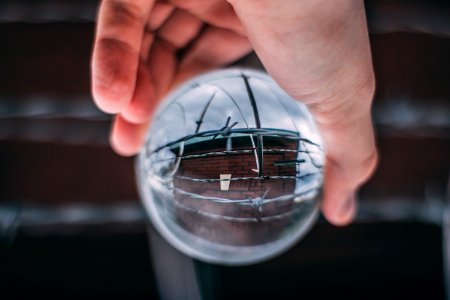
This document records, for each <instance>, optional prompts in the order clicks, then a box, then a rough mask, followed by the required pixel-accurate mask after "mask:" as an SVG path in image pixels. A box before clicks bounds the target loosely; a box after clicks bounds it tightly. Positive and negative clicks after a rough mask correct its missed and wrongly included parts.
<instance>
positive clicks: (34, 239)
mask: <svg viewBox="0 0 450 300" xmlns="http://www.w3.org/2000/svg"><path fill="white" fill-rule="evenodd" d="M97 6H98V2H97V1H94V0H33V1H32V0H29V1H24V0H6V1H5V0H3V1H1V2H0V299H51V298H61V297H64V298H66V299H68V298H69V299H70V298H79V297H83V298H95V299H97V298H107V299H122V298H127V299H129V298H133V299H159V293H161V295H162V297H166V299H168V297H170V296H167V295H168V294H170V293H171V292H170V290H177V291H181V292H182V293H181V294H182V295H184V296H186V297H185V298H189V297H190V299H200V298H201V299H292V298H294V299H297V298H302V299H327V298H331V297H345V298H346V299H379V298H382V299H398V298H399V297H401V298H409V299H446V296H445V295H446V292H445V290H446V286H447V289H448V284H449V282H450V277H449V276H448V270H449V269H450V213H449V209H450V208H449V191H448V189H449V170H450V101H449V100H450V99H449V97H450V59H449V55H450V3H449V1H444V0H440V1H439V0H433V1H407V0H371V1H366V10H367V17H368V22H369V31H370V38H371V44H372V51H373V60H374V67H375V72H376V79H377V92H376V99H375V104H374V108H373V115H374V122H375V127H376V131H377V142H378V146H379V150H380V156H381V162H380V166H379V168H378V170H377V172H376V174H375V175H374V177H373V178H372V179H371V180H370V182H368V183H367V184H366V185H365V186H364V188H363V189H362V190H361V192H360V195H359V196H360V211H359V213H358V216H357V218H356V221H355V223H354V224H352V225H350V226H348V227H345V228H338V227H333V226H331V225H329V224H328V223H327V222H326V221H324V220H320V221H319V223H318V224H317V225H316V226H315V227H314V229H313V230H312V231H311V232H310V233H309V234H308V235H307V237H306V238H305V239H304V240H302V241H301V242H300V243H299V244H298V245H297V246H295V247H294V248H292V249H291V250H290V251H288V252H287V253H285V254H283V255H281V256H280V257H278V258H275V259H272V260H270V261H268V262H265V263H262V264H258V265H254V266H249V267H222V266H213V265H208V264H204V263H201V262H197V261H192V260H190V259H188V258H186V257H184V256H182V255H181V254H179V253H177V252H176V251H175V250H173V249H171V248H170V246H168V245H167V244H165V242H164V241H162V240H161V239H160V238H159V237H158V236H157V234H155V233H154V232H153V233H150V235H151V238H150V241H149V236H148V221H147V220H146V215H145V212H144V210H143V208H142V206H141V204H140V201H139V197H138V195H137V190H136V186H135V176H134V165H133V164H134V160H133V159H132V158H123V157H119V156H118V155H116V154H114V153H113V152H112V150H111V149H110V148H109V146H108V131H109V126H110V119H111V117H110V116H108V115H105V114H103V113H101V112H100V111H99V110H97V109H96V107H95V106H94V104H93V102H92V99H91V95H90V77H89V76H90V75H89V61H90V55H91V48H92V40H93V33H94V23H95V15H96V10H97ZM238 65H242V66H252V67H258V66H259V62H258V61H257V58H256V57H255V56H254V55H250V56H249V57H247V58H245V59H244V60H242V61H241V62H238ZM150 232H152V230H151V229H150ZM152 257H153V260H152ZM447 293H449V291H447ZM181 294H176V295H181ZM164 295H166V296H164ZM187 295H189V297H188V296H187ZM173 297H178V296H173V293H172V298H173ZM180 297H181V296H180ZM448 297H449V298H447V299H450V296H448Z"/></svg>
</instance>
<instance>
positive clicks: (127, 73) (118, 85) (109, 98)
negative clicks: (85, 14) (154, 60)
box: [92, 0, 154, 113]
mask: <svg viewBox="0 0 450 300" xmlns="http://www.w3.org/2000/svg"><path fill="white" fill-rule="evenodd" d="M153 2H154V0H136V1H126V0H104V1H103V3H102V5H101V7H100V11H99V16H98V25H97V32H96V37H95V44H94V51H93V57H92V93H93V96H94V100H95V102H96V104H97V105H98V107H99V108H100V109H102V110H103V111H105V112H108V113H117V112H120V111H121V110H123V109H124V108H125V107H126V105H128V103H129V102H130V101H131V98H132V96H133V93H134V87H135V83H136V73H137V69H138V62H139V53H140V50H141V43H142V37H143V33H144V26H145V23H146V21H147V18H148V14H149V12H150V9H151V7H152V5H153Z"/></svg>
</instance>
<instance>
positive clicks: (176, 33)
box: [92, 0, 377, 225]
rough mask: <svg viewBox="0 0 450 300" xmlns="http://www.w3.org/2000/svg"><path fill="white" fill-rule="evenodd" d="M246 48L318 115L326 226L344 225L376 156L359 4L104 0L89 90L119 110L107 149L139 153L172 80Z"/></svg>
mask: <svg viewBox="0 0 450 300" xmlns="http://www.w3.org/2000/svg"><path fill="white" fill-rule="evenodd" d="M252 49H254V50H255V51H256V53H257V55H258V56H259V58H260V59H261V61H262V63H263V64H264V66H265V68H266V69H267V71H268V72H269V73H270V74H271V76H272V77H273V78H274V79H275V80H276V81H277V82H278V84H280V86H281V87H283V88H284V89H285V90H286V91H287V92H288V93H289V94H290V95H291V96H292V97H294V98H296V99H298V100H300V101H303V102H304V103H306V104H307V105H308V106H309V108H310V110H311V111H312V113H313V114H314V116H315V118H316V121H317V123H318V125H319V127H320V129H321V132H322V135H323V137H324V140H325V143H326V146H327V166H326V174H325V188H324V199H323V203H322V211H323V213H324V215H325V216H326V217H327V219H328V220H329V221H330V222H331V223H334V224H336V225H345V224H347V223H349V222H350V221H351V220H352V218H353V216H354V213H355V211H356V201H355V193H356V190H357V189H358V188H359V186H360V185H361V184H362V183H364V182H365V181H366V180H367V179H368V178H369V177H370V175H371V173H372V172H373V170H374V168H375V165H376V162H377V152H376V149H375V142H374V137H373V129H372V122H371V117H370V107H371V102H372V97H373V92H374V75H373V70H372V64H371V56H370V47H369V40H368V33H367V25H366V20H365V13H364V6H363V2H362V1H360V0H336V1H326V0H283V2H282V3H281V2H280V1H276V0H229V2H226V1H224V0H171V1H169V2H156V3H155V1H154V0H133V1H131V0H104V1H103V3H102V5H101V7H100V12H99V17H98V25H97V34H96V39H95V46H94V53H93V60H92V90H93V95H94V99H95V101H96V103H97V105H98V106H99V107H100V108H101V109H102V110H104V111H105V112H108V113H116V114H117V115H116V118H115V121H114V125H113V129H112V134H111V144H112V147H113V148H114V149H115V150H116V152H118V153H119V154H122V155H133V154H135V153H136V152H137V151H138V150H139V148H140V146H141V143H142V141H143V137H144V133H145V130H146V128H147V125H148V122H149V120H150V118H151V116H152V113H153V111H154V108H155V106H156V104H157V102H158V100H159V99H160V98H161V97H162V96H163V95H164V94H165V93H166V92H167V91H168V90H169V89H170V88H171V87H172V86H174V85H176V84H177V83H179V82H181V81H183V80H185V79H187V78H189V77H191V76H193V75H195V74H197V73H201V72H204V71H206V70H209V69H213V68H217V67H219V66H223V65H226V64H229V63H231V62H233V61H235V60H237V59H239V58H241V57H242V56H244V55H246V54H247V53H249V52H250V51H251V50H252ZM149 95H151V98H152V99H153V100H152V101H148V99H149Z"/></svg>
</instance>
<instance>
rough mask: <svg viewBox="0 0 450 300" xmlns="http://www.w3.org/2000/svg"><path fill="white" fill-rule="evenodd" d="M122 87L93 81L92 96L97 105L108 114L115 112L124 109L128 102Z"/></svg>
mask: <svg viewBox="0 0 450 300" xmlns="http://www.w3.org/2000/svg"><path fill="white" fill-rule="evenodd" d="M126 94H127V93H124V91H123V89H117V87H116V88H113V87H105V86H104V85H101V84H97V83H96V82H95V81H94V83H93V87H92V96H93V98H94V103H95V104H96V105H97V107H98V108H99V109H100V110H101V111H104V112H105V113H108V114H117V113H119V112H121V111H122V110H124V109H125V107H126V106H127V104H128V103H129V102H130V100H129V97H128V96H127V95H126Z"/></svg>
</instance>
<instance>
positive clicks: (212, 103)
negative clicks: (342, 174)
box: [136, 69, 324, 265]
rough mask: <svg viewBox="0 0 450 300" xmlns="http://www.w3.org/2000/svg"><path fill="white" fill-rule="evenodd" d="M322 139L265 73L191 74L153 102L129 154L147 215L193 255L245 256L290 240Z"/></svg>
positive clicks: (275, 250)
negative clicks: (135, 150) (137, 145)
mask: <svg viewBox="0 0 450 300" xmlns="http://www.w3.org/2000/svg"><path fill="white" fill-rule="evenodd" d="M323 165H324V152H323V145H322V140H321V137H320V134H319V131H318V130H317V128H316V126H315V124H314V121H313V118H312V117H311V115H310V113H309V112H308V110H307V108H306V107H305V106H304V105H303V104H302V103H301V102H299V101H296V100H294V99H292V98H291V97H290V96H289V95H288V94H287V93H286V92H284V91H283V90H282V89H281V88H280V87H279V86H278V85H277V84H276V83H275V81H273V80H272V79H271V78H270V77H269V76H268V75H267V74H266V73H263V72H260V71H252V70H243V69H228V70H219V71H215V72H211V73H206V74H204V75H201V76H198V77H195V78H193V79H191V80H190V81H188V82H186V83H184V84H183V85H181V86H180V87H178V88H177V89H176V90H175V91H173V92H172V93H171V94H169V95H168V96H167V97H166V98H165V99H164V100H163V101H162V103H161V104H160V106H159V108H158V110H157V112H156V114H155V116H154V119H153V122H152V124H151V126H150V129H149V130H148V135H147V138H146V142H145V146H144V147H143V149H142V151H141V153H140V154H139V156H138V158H137V163H136V168H137V175H138V176H137V178H138V186H139V189H140V193H141V198H142V200H143V203H144V205H145V208H146V210H147V212H148V214H149V217H150V220H151V222H152V223H153V225H154V226H155V228H156V229H157V230H158V231H159V233H160V234H161V235H162V236H163V237H164V238H165V239H166V240H167V241H168V242H169V243H170V244H172V245H173V246H174V247H175V248H177V249H178V250H180V251H182V252H183V253H185V254H187V255H189V256H192V257H194V258H197V259H200V260H203V261H207V262H212V263H219V264H225V265H245V264H251V263H256V262H259V261H262V260H265V259H268V258H271V257H273V256H275V255H277V254H279V253H281V252H283V251H285V250H286V249H288V248H289V247H291V246H292V245H293V244H295V243H296V242H297V241H298V240H299V239H300V238H301V237H302V236H304V235H305V233H306V232H307V231H308V230H309V229H310V228H311V226H312V225H313V224H314V222H315V220H316V219H317V216H318V207H319V202H320V198H321V190H322V185H323Z"/></svg>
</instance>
